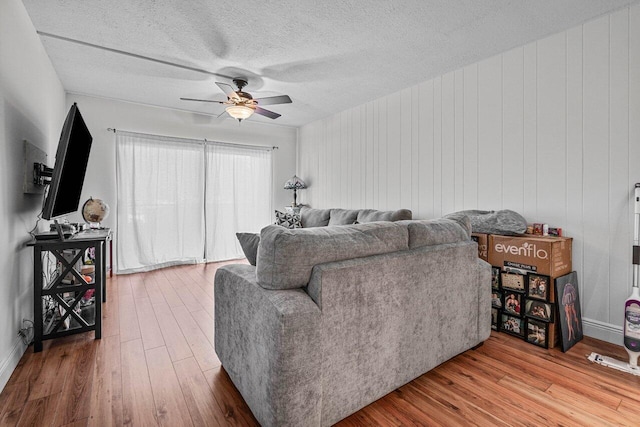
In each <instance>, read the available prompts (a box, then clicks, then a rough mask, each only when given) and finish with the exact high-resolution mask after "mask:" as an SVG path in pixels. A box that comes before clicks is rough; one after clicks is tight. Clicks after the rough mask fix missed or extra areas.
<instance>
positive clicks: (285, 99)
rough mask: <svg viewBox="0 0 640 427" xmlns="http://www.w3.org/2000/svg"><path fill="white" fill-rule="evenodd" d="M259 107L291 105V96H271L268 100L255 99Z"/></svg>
mask: <svg viewBox="0 0 640 427" xmlns="http://www.w3.org/2000/svg"><path fill="white" fill-rule="evenodd" d="M254 101H256V102H257V103H258V104H259V105H274V104H291V102H292V101H291V98H289V95H280V96H269V97H267V98H258V99H254Z"/></svg>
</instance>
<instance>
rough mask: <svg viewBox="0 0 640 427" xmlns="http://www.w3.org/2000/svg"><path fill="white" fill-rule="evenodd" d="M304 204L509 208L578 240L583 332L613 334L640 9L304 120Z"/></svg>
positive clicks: (435, 212)
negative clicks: (306, 187) (344, 108)
mask: <svg viewBox="0 0 640 427" xmlns="http://www.w3.org/2000/svg"><path fill="white" fill-rule="evenodd" d="M299 171H300V176H301V177H302V178H303V179H304V180H305V181H306V182H307V184H309V186H310V187H309V188H308V189H307V190H304V191H302V192H301V195H302V201H303V202H305V203H310V204H311V205H312V206H316V207H338V206H339V207H345V208H365V207H367V208H378V209H397V208H410V209H412V210H413V212H414V217H416V218H434V217H439V216H441V215H443V214H447V213H450V212H454V211H458V210H463V209H476V208H477V209H486V210H491V209H494V210H496V209H513V210H516V211H518V212H521V213H522V214H523V215H524V216H525V217H526V218H527V220H528V221H529V222H544V223H548V224H550V225H551V226H557V227H562V228H563V230H564V231H565V234H566V235H568V236H571V237H573V238H574V242H573V267H574V269H575V270H577V271H578V277H579V281H580V282H581V289H580V291H581V299H582V305H583V318H584V321H585V333H586V334H588V335H591V336H594V337H598V338H601V339H605V340H608V341H611V342H615V343H618V344H620V343H621V325H622V317H623V316H622V313H623V302H624V300H625V299H626V298H627V296H628V295H629V293H630V288H631V278H632V276H631V246H632V233H633V206H632V205H631V204H630V195H631V193H632V188H633V184H634V183H636V182H640V6H634V7H632V8H631V9H623V10H621V11H619V12H616V13H613V14H611V15H606V16H603V17H600V18H598V19H596V20H593V21H591V22H588V23H586V24H584V25H582V26H579V27H576V28H572V29H570V30H568V31H565V32H563V33H560V34H556V35H553V36H551V37H548V38H546V39H543V40H540V41H538V42H535V43H531V44H528V45H526V46H524V47H521V48H518V49H514V50H511V51H509V52H506V53H504V54H501V55H498V56H495V57H493V58H489V59H487V60H484V61H482V62H479V63H476V64H472V65H469V66H467V67H465V68H463V69H460V70H456V71H454V72H451V73H448V74H445V75H443V76H440V77H437V78H435V79H433V80H430V81H427V82H424V83H422V84H420V85H418V86H414V87H410V88H407V89H405V90H403V91H401V92H399V93H394V94H392V95H389V96H386V97H384V98H380V99H377V100H375V101H372V102H370V103H367V104H364V105H361V106H359V107H356V108H353V109H350V110H347V111H344V112H342V113H339V114H336V115H334V116H331V117H328V118H326V119H323V120H320V121H317V122H314V123H311V124H309V125H306V126H304V127H303V128H302V129H301V130H300V137H299Z"/></svg>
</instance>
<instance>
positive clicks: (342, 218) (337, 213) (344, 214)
mask: <svg viewBox="0 0 640 427" xmlns="http://www.w3.org/2000/svg"><path fill="white" fill-rule="evenodd" d="M358 212H360V211H358V210H353V209H331V218H329V225H351V224H353V223H355V222H356V219H358Z"/></svg>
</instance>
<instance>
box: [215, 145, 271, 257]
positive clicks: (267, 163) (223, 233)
mask: <svg viewBox="0 0 640 427" xmlns="http://www.w3.org/2000/svg"><path fill="white" fill-rule="evenodd" d="M206 152H207V161H206V163H207V180H206V219H205V221H206V251H205V254H206V259H207V261H219V260H225V259H234V258H240V257H243V256H244V255H243V253H242V248H241V247H240V245H239V243H238V239H236V236H235V233H237V232H259V231H260V229H261V228H262V227H264V226H266V225H268V224H269V223H270V222H271V221H272V220H271V216H272V215H271V213H272V212H271V174H272V169H271V168H272V166H271V151H270V150H266V149H259V148H256V149H249V148H244V147H234V146H230V145H224V144H208V145H207V147H206Z"/></svg>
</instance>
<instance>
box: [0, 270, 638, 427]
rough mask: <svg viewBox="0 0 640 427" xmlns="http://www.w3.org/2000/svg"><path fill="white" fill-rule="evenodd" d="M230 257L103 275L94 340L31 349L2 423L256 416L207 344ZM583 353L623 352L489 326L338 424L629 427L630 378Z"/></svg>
mask: <svg viewBox="0 0 640 427" xmlns="http://www.w3.org/2000/svg"><path fill="white" fill-rule="evenodd" d="M237 262H238V261H225V262H221V263H211V264H201V265H188V266H175V267H170V268H166V269H163V270H158V271H153V272H148V273H136V274H132V275H121V276H114V277H113V278H111V279H109V280H108V284H107V286H108V290H109V293H108V295H107V297H108V299H107V302H106V303H105V304H103V331H102V332H103V338H102V339H101V340H94V336H93V333H92V332H89V333H85V334H78V335H73V336H69V337H65V338H61V339H57V340H49V341H45V342H44V343H43V351H42V352H41V353H33V348H32V347H29V348H28V349H27V352H26V353H25V354H24V355H23V356H22V359H21V360H20V362H19V364H18V366H17V367H16V369H15V371H14V372H13V374H12V376H11V378H10V379H9V381H8V383H7V385H6V386H5V388H4V390H3V391H2V393H0V427H4V426H23V425H24V426H55V427H59V426H69V427H84V426H122V425H132V426H147V425H149V426H160V425H170V426H182V425H184V426H191V425H194V426H228V425H234V426H256V425H258V422H257V421H256V419H255V418H254V416H253V414H252V413H251V411H250V410H249V408H248V406H247V405H246V403H245V402H244V400H243V399H242V396H241V395H240V393H239V392H238V390H237V389H236V388H235V386H234V385H233V383H232V382H231V379H230V378H229V376H228V375H227V373H226V371H225V370H224V368H223V367H222V366H220V361H219V360H218V358H217V356H216V354H215V351H214V345H215V342H214V339H213V334H214V329H215V326H214V324H213V318H214V311H213V310H214V306H213V289H214V276H215V272H216V270H217V269H218V268H220V267H221V266H223V265H226V264H231V263H237ZM241 262H243V263H246V261H245V260H242V261H241ZM592 351H596V352H598V353H600V354H603V355H605V356H610V357H615V358H617V359H620V360H626V359H627V355H626V352H625V351H624V349H623V348H622V347H621V346H616V345H613V344H610V343H606V342H602V341H599V340H596V339H593V338H588V337H587V338H585V339H584V340H583V341H582V342H580V343H578V344H577V345H576V346H574V347H573V348H572V349H571V350H570V351H568V352H567V353H562V351H560V350H559V349H550V350H546V349H542V348H539V347H535V346H532V345H530V344H527V343H525V342H524V341H522V340H518V339H516V338H514V337H512V336H509V335H506V334H500V333H495V332H494V333H492V335H491V337H490V338H489V340H487V341H486V342H485V344H484V345H483V346H481V347H479V348H477V349H475V350H469V351H467V352H465V353H463V354H461V355H459V356H457V357H455V358H453V359H452V360H450V361H448V362H446V363H444V364H442V365H440V366H438V367H437V368H435V369H433V370H432V371H431V372H428V373H426V374H425V375H422V376H421V377H419V378H416V379H415V380H413V381H411V382H410V383H408V384H406V385H404V386H402V387H400V388H399V389H397V390H395V391H393V392H391V393H389V394H388V395H386V396H384V397H382V398H381V399H379V400H377V401H376V402H373V403H372V404H371V405H369V406H367V407H365V408H363V409H361V410H360V411H358V412H356V413H355V414H352V415H351V416H349V417H347V418H346V419H344V420H342V421H341V422H339V423H338V425H339V426H372V425H374V426H390V427H392V426H393V427H398V426H416V425H417V426H425V425H427V426H438V425H440V426H447V427H448V426H456V425H460V426H471V425H477V426H556V425H558V426H559V425H562V426H611V425H615V426H639V425H640V422H639V421H638V417H639V416H640V377H635V376H632V375H629V374H625V373H623V372H618V371H615V370H613V369H609V368H605V367H603V366H600V365H596V364H592V363H591V362H589V361H588V360H587V359H586V356H587V355H588V354H589V353H591V352H592Z"/></svg>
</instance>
